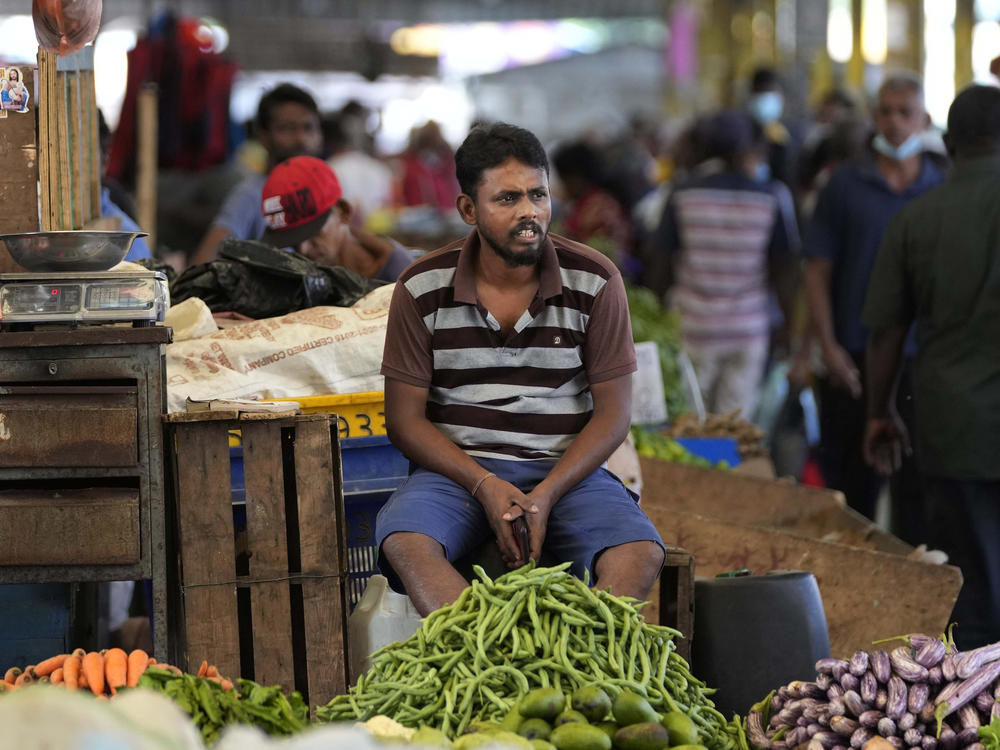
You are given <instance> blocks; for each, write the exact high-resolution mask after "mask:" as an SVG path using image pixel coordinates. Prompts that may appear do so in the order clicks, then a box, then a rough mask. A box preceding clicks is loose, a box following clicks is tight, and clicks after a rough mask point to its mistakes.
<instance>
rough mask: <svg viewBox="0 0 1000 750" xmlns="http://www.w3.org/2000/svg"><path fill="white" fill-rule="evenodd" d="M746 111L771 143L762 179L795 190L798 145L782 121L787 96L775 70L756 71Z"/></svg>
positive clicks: (761, 69) (751, 82)
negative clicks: (795, 163)
mask: <svg viewBox="0 0 1000 750" xmlns="http://www.w3.org/2000/svg"><path fill="white" fill-rule="evenodd" d="M746 110H747V114H749V115H750V117H752V118H753V119H754V121H755V122H756V123H757V124H758V125H759V126H760V127H761V128H762V129H763V131H764V136H765V138H766V140H767V159H766V161H765V166H766V170H761V174H760V175H759V176H760V177H761V178H762V179H765V180H766V179H773V180H778V181H780V182H783V183H784V184H785V185H786V186H788V187H789V188H792V187H793V184H792V175H793V174H794V171H793V169H792V163H793V161H794V151H795V148H794V145H795V144H794V142H793V139H792V137H791V134H790V133H789V132H788V128H786V127H785V125H784V123H783V122H782V121H781V116H782V115H783V114H784V111H785V94H784V87H783V85H782V82H781V78H780V77H779V76H778V74H777V72H775V71H774V70H772V69H771V68H758V69H757V70H755V71H754V74H753V76H751V78H750V94H749V96H748V97H747V103H746Z"/></svg>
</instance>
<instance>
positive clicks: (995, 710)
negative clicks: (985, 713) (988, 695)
mask: <svg viewBox="0 0 1000 750" xmlns="http://www.w3.org/2000/svg"><path fill="white" fill-rule="evenodd" d="M994 719H1000V701H993V705H992V706H990V723H991V724H992V723H993V720H994Z"/></svg>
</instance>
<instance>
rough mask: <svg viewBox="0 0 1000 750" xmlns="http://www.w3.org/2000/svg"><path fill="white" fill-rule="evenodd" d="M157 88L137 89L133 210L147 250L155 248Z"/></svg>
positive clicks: (150, 85)
mask: <svg viewBox="0 0 1000 750" xmlns="http://www.w3.org/2000/svg"><path fill="white" fill-rule="evenodd" d="M157 95H158V94H157V89H156V84H153V83H147V84H145V85H144V86H143V87H142V90H141V91H140V92H139V106H138V110H139V112H138V114H139V117H138V119H139V122H138V125H139V138H138V150H139V159H138V169H137V171H136V210H137V211H138V213H139V217H138V218H139V226H140V227H142V229H143V231H145V232H148V233H149V239H148V240H146V242H147V243H148V244H149V249H150V250H153V251H154V252H155V250H156V168H157V160H158V158H157V137H158V136H157Z"/></svg>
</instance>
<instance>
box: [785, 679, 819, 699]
mask: <svg viewBox="0 0 1000 750" xmlns="http://www.w3.org/2000/svg"><path fill="white" fill-rule="evenodd" d="M825 692H826V691H825V690H823V689H821V688H820V687H819V686H818V685H817V684H816V683H815V682H805V681H803V680H792V681H791V682H789V683H788V694H789V695H790V696H791V697H792V698H796V699H801V698H822V697H823V696H824V694H825Z"/></svg>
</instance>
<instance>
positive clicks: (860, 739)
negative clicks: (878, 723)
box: [851, 727, 875, 750]
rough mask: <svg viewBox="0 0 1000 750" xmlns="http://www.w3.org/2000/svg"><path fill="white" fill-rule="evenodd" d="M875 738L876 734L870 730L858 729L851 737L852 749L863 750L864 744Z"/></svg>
mask: <svg viewBox="0 0 1000 750" xmlns="http://www.w3.org/2000/svg"><path fill="white" fill-rule="evenodd" d="M874 736H875V735H874V733H872V731H871V730H870V729H865V728H864V727H858V728H857V729H855V730H854V733H853V734H852V735H851V747H853V748H855V750H861V748H862V747H864V744H865V743H866V742H868V740H870V739H871V738H872V737H874Z"/></svg>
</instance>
